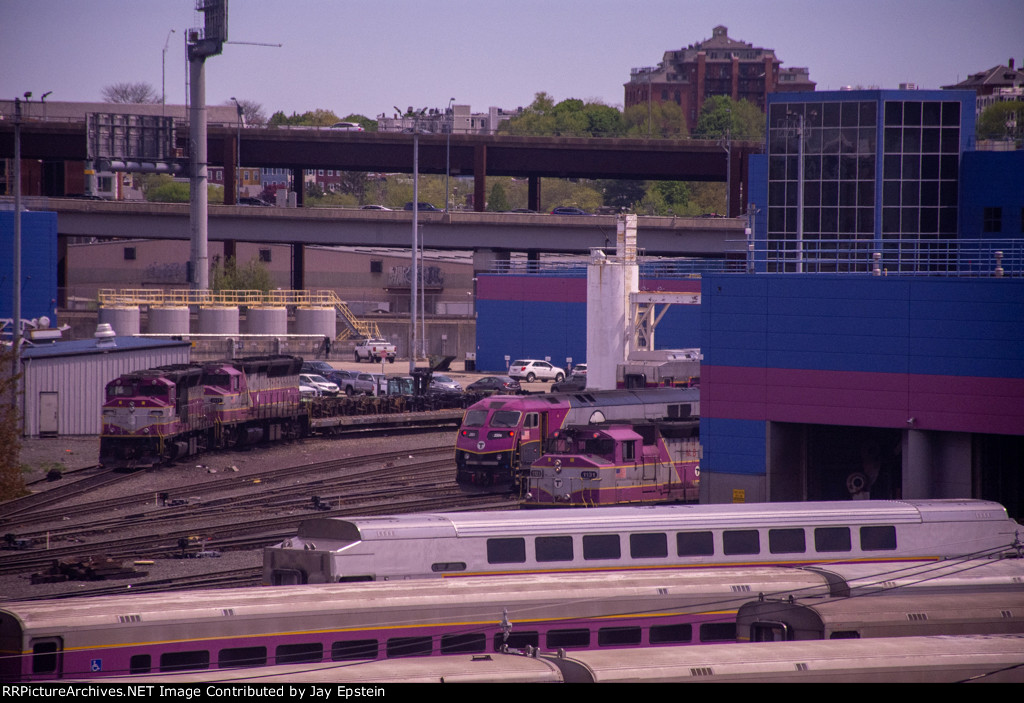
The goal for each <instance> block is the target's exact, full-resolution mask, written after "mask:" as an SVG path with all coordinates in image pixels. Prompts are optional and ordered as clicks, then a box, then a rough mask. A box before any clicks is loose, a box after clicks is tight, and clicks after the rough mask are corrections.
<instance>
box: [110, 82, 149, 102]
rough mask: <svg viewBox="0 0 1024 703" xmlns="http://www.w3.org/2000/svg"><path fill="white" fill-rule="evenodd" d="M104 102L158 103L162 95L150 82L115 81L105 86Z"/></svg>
mask: <svg viewBox="0 0 1024 703" xmlns="http://www.w3.org/2000/svg"><path fill="white" fill-rule="evenodd" d="M102 95H103V102H105V103H122V104H138V103H158V102H160V96H159V95H158V94H157V92H156V90H155V89H154V88H153V86H151V85H150V84H149V83H114V84H112V85H108V86H104V88H103V92H102Z"/></svg>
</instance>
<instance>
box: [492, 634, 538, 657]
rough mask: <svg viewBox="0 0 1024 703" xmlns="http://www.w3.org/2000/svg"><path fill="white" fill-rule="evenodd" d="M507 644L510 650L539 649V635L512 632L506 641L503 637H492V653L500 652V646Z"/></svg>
mask: <svg viewBox="0 0 1024 703" xmlns="http://www.w3.org/2000/svg"><path fill="white" fill-rule="evenodd" d="M505 644H507V645H508V646H509V648H511V649H523V648H524V647H539V646H540V635H539V634H538V633H537V632H530V631H524V632H512V633H509V636H508V639H507V640H506V639H505V637H504V635H495V636H494V651H495V652H500V651H501V647H502V645H505Z"/></svg>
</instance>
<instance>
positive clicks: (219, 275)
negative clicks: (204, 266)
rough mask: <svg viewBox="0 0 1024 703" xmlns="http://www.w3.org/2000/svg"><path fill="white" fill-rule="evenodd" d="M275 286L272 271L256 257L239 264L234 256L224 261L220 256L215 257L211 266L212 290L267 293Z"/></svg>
mask: <svg viewBox="0 0 1024 703" xmlns="http://www.w3.org/2000/svg"><path fill="white" fill-rule="evenodd" d="M274 287H275V286H274V279H273V278H272V277H271V275H270V271H268V270H267V267H266V265H265V264H264V263H263V262H262V261H260V260H259V259H258V258H256V257H253V258H252V259H250V260H249V263H247V264H245V265H244V266H238V265H237V264H236V262H235V257H233V256H230V257H228V259H227V261H225V262H224V263H221V261H220V257H219V256H215V257H213V264H212V266H211V267H210V289H211V290H215V291H221V290H260V291H263V292H264V293H266V292H267V291H269V290H270V289H271V288H274Z"/></svg>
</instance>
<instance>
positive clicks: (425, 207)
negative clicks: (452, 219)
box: [405, 202, 444, 212]
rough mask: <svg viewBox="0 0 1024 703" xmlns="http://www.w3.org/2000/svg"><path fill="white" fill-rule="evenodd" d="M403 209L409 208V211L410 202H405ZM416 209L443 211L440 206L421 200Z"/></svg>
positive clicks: (410, 208) (421, 210)
mask: <svg viewBox="0 0 1024 703" xmlns="http://www.w3.org/2000/svg"><path fill="white" fill-rule="evenodd" d="M405 209H406V210H409V211H410V212H411V211H412V203H406V204H405ZM417 209H418V210H419V211H420V212H444V210H442V209H441V208H439V207H434V206H433V205H431V204H430V203H424V202H421V203H420V205H419V208H417Z"/></svg>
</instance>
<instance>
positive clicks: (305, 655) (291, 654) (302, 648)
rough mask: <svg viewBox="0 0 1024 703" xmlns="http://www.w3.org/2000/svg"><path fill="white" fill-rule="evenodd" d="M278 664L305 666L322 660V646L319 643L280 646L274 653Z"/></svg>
mask: <svg viewBox="0 0 1024 703" xmlns="http://www.w3.org/2000/svg"><path fill="white" fill-rule="evenodd" d="M274 655H275V658H276V659H277V663H278V664H305V663H307V662H318V661H320V660H321V659H323V658H324V646H323V645H322V644H320V643H319V642H303V643H301V644H282V645H281V646H279V647H278V648H277V650H275V652H274Z"/></svg>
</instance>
